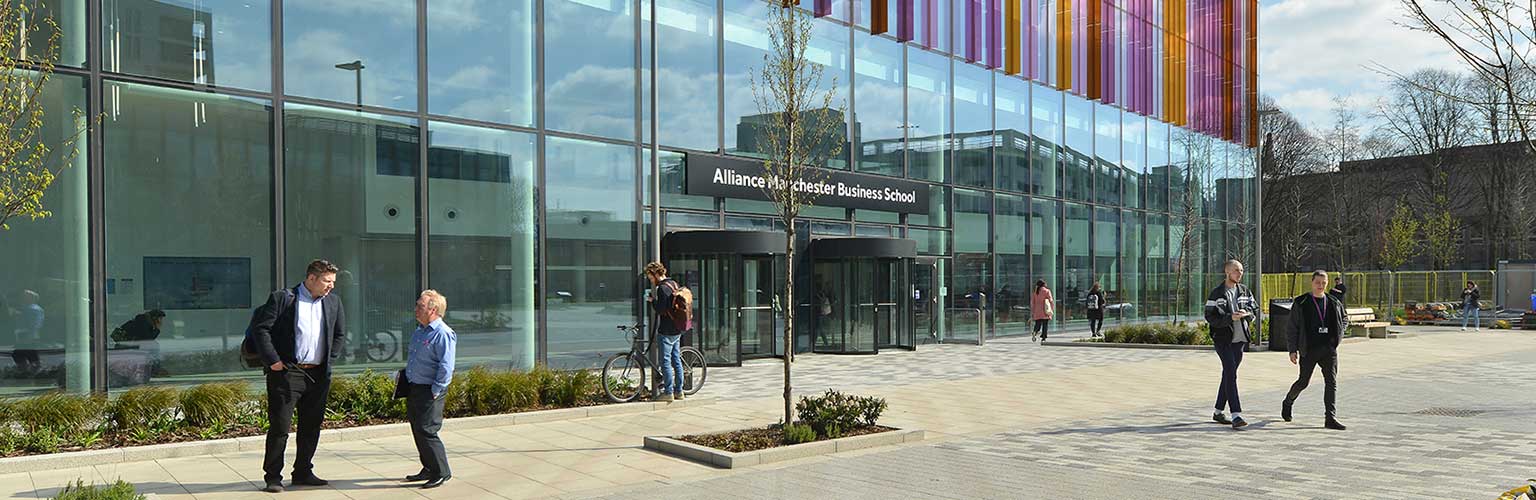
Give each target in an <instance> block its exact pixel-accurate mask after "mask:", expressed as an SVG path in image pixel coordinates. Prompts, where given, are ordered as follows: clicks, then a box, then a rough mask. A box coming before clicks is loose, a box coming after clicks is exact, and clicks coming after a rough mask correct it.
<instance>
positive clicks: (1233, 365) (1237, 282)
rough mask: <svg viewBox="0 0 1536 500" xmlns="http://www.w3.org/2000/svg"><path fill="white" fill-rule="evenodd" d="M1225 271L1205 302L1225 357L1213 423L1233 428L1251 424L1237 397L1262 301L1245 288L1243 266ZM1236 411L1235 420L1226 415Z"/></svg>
mask: <svg viewBox="0 0 1536 500" xmlns="http://www.w3.org/2000/svg"><path fill="white" fill-rule="evenodd" d="M1222 267H1223V269H1224V270H1225V271H1226V275H1227V277H1226V280H1225V281H1223V282H1222V284H1220V285H1217V286H1216V288H1215V289H1212V290H1211V295H1210V296H1209V297H1207V298H1206V300H1205V321H1206V322H1207V323H1209V324H1210V325H1211V341H1212V343H1214V344H1215V348H1216V356H1217V357H1219V358H1221V386H1220V387H1219V388H1218V389H1217V392H1216V413H1214V414H1212V415H1211V420H1214V421H1216V423H1220V424H1231V425H1232V428H1233V429H1241V428H1243V427H1246V426H1247V425H1248V421H1246V420H1243V403H1242V401H1241V400H1240V399H1239V398H1238V395H1237V367H1238V366H1239V365H1241V364H1242V363H1243V351H1244V350H1245V349H1246V348H1247V347H1248V343H1249V342H1251V341H1252V338H1253V337H1252V332H1253V323H1254V321H1255V319H1256V318H1257V315H1258V310H1259V308H1258V301H1256V300H1254V299H1253V294H1252V293H1251V292H1249V291H1248V287H1246V286H1243V284H1242V281H1243V263H1242V262H1238V261H1237V260H1235V259H1234V260H1229V261H1227V262H1226V264H1225V265H1224V266H1222ZM1225 408H1231V409H1232V419H1231V420H1227V417H1226V415H1223V414H1222V410H1223V409H1225Z"/></svg>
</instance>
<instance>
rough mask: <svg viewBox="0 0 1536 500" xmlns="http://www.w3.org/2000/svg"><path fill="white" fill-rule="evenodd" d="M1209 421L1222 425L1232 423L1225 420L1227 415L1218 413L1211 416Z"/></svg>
mask: <svg viewBox="0 0 1536 500" xmlns="http://www.w3.org/2000/svg"><path fill="white" fill-rule="evenodd" d="M1211 421H1212V422H1216V423H1218V424H1222V425H1232V421H1231V420H1227V414H1225V413H1222V412H1219V411H1218V412H1216V413H1212V414H1211Z"/></svg>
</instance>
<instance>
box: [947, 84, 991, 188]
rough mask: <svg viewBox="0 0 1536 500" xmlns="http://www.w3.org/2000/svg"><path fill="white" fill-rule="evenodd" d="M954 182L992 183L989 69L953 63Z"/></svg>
mask: <svg viewBox="0 0 1536 500" xmlns="http://www.w3.org/2000/svg"><path fill="white" fill-rule="evenodd" d="M954 113H955V131H954V133H953V134H951V135H950V137H951V139H950V141H949V144H950V145H951V147H953V148H955V155H954V161H955V184H961V185H966V186H973V187H981V188H990V187H992V149H993V145H994V143H995V141H994V140H993V135H992V71H989V70H987V69H986V68H981V67H977V66H973V65H970V64H956V65H955V92H954Z"/></svg>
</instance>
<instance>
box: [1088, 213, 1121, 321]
mask: <svg viewBox="0 0 1536 500" xmlns="http://www.w3.org/2000/svg"><path fill="white" fill-rule="evenodd" d="M1093 219H1094V220H1093V274H1092V275H1091V277H1090V279H1091V280H1092V282H1090V283H1088V285H1090V286H1091V285H1092V284H1093V283H1095V282H1096V283H1099V285H1100V286H1102V287H1104V294H1105V299H1106V300H1109V301H1118V300H1119V297H1120V258H1119V255H1120V245H1121V243H1120V213H1119V212H1118V211H1116V210H1115V209H1112V208H1104V207H1097V208H1094V209H1093ZM1084 293H1087V288H1086V287H1085V288H1084Z"/></svg>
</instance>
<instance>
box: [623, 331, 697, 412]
mask: <svg viewBox="0 0 1536 500" xmlns="http://www.w3.org/2000/svg"><path fill="white" fill-rule="evenodd" d="M618 329H619V331H620V332H622V333H624V334H627V335H629V337H630V345H629V352H621V353H618V354H614V355H613V356H611V357H609V358H608V361H607V362H605V363H603V378H602V384H603V393H604V394H605V395H607V396H608V399H609V400H610V401H613V402H615V403H627V402H630V401H634V400H635V399H636V398H639V397H640V395H641V394H642V393H644V392H647V388H648V387H649V386H648V385H646V381H645V376H646V373H647V372H650V373H651V374H652V375H651V376H653V377H656V380H661V378H662V377H661V367H660V366H656V365H653V364H651V360H650V356H649V354H650V340H649V339H647V338H646V335H645V327H644V326H642V325H634V326H624V325H619V327H618ZM681 357H682V362H683V374H682V383H683V394H684V395H688V396H692V395H693V394H694V393H697V392H699V389H700V388H702V387H704V379H705V377H707V376H708V370H709V366H708V364H707V363H705V361H704V353H703V351H700V350H698V348H695V347H693V346H686V347H683V348H682V353H681Z"/></svg>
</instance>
